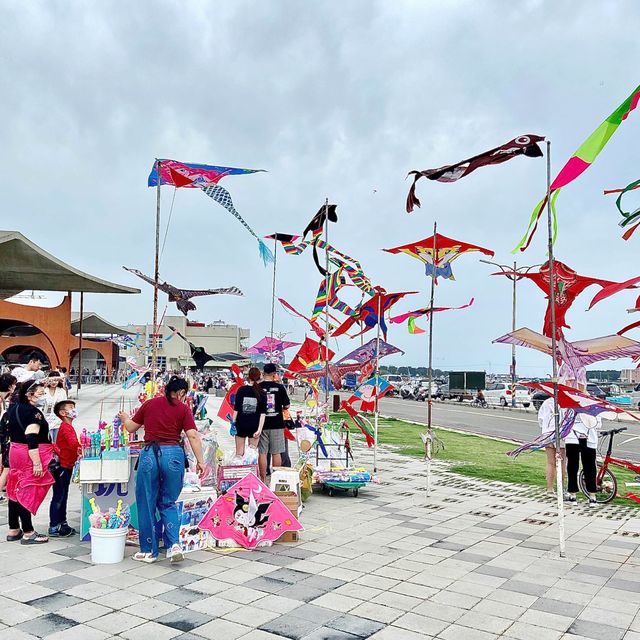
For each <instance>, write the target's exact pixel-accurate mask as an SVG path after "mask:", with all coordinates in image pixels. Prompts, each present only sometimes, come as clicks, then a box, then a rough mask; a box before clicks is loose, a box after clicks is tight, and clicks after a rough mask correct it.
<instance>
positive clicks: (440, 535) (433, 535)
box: [413, 531, 447, 540]
mask: <svg viewBox="0 0 640 640" xmlns="http://www.w3.org/2000/svg"><path fill="white" fill-rule="evenodd" d="M413 535H415V536H418V537H419V538H429V539H430V540H442V539H443V538H446V537H447V536H446V534H443V533H436V532H435V531H421V532H420V533H414V534H413Z"/></svg>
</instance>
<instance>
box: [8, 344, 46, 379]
mask: <svg viewBox="0 0 640 640" xmlns="http://www.w3.org/2000/svg"><path fill="white" fill-rule="evenodd" d="M41 369H42V359H41V358H40V356H39V355H38V353H37V352H36V351H33V352H31V353H30V354H29V356H28V360H27V364H26V365H25V366H24V367H16V368H15V369H14V370H13V371H12V372H11V373H12V374H13V375H14V376H15V377H16V380H17V381H18V384H22V383H23V382H27V381H28V380H36V379H37V378H40V377H43V376H42V374H41V371H40V370H41Z"/></svg>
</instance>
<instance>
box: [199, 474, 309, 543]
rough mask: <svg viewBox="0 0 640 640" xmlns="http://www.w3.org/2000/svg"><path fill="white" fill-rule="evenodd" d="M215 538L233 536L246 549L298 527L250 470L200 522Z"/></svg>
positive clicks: (298, 523) (221, 538)
mask: <svg viewBox="0 0 640 640" xmlns="http://www.w3.org/2000/svg"><path fill="white" fill-rule="evenodd" d="M199 527H200V529H203V530H205V531H209V532H210V533H211V535H212V536H213V537H214V538H215V539H216V540H233V541H235V542H237V543H238V544H239V545H241V546H243V547H244V548H245V549H255V548H256V547H257V546H259V545H260V543H264V542H269V541H271V542H273V541H275V540H277V539H278V538H280V536H282V534H284V533H286V532H288V531H301V530H302V528H303V527H302V525H301V524H300V522H299V521H298V519H297V518H296V517H295V516H294V515H293V514H292V513H291V511H289V509H287V507H285V505H284V503H283V502H282V501H281V500H280V499H279V498H278V497H277V496H276V495H275V493H273V492H272V491H271V490H270V489H269V487H267V486H266V485H265V484H263V483H262V482H260V480H259V479H258V478H257V477H256V476H254V475H253V474H252V473H249V474H247V475H246V476H245V477H244V478H243V479H242V480H240V481H238V482H236V483H235V484H234V485H233V486H232V487H231V488H230V489H229V490H228V491H227V492H226V493H225V494H224V495H221V496H220V497H219V498H218V499H217V500H216V501H215V502H214V503H213V506H212V507H211V509H209V511H208V512H207V514H206V515H205V516H204V518H203V519H202V522H200V524H199Z"/></svg>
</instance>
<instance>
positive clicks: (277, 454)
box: [258, 362, 291, 482]
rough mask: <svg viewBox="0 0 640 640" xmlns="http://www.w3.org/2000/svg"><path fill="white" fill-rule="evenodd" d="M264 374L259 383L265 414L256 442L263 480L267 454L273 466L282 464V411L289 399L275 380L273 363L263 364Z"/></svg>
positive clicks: (287, 404) (275, 372)
mask: <svg viewBox="0 0 640 640" xmlns="http://www.w3.org/2000/svg"><path fill="white" fill-rule="evenodd" d="M263 371H264V376H263V380H262V382H261V383H260V386H261V387H262V390H263V391H264V392H265V394H266V403H267V407H266V414H265V421H264V428H263V430H262V433H261V435H260V442H259V444H258V451H259V454H260V455H259V457H258V468H259V470H260V478H261V479H262V481H263V482H266V479H267V454H269V453H270V454H271V464H272V466H273V467H279V466H281V465H282V454H283V453H284V451H285V442H284V418H283V416H282V411H283V410H284V409H288V408H289V405H290V404H291V401H290V400H289V396H288V395H287V390H286V389H285V388H284V386H283V385H282V384H280V383H279V382H277V381H276V376H277V372H278V369H277V367H276V365H275V364H273V363H272V362H268V363H267V364H265V365H264V369H263Z"/></svg>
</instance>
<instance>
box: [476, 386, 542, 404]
mask: <svg viewBox="0 0 640 640" xmlns="http://www.w3.org/2000/svg"><path fill="white" fill-rule="evenodd" d="M512 393H513V392H512V390H511V384H509V383H507V382H494V383H490V384H488V385H487V386H486V388H485V390H484V397H485V400H486V401H487V402H488V403H489V404H500V405H501V406H503V407H509V406H511V404H512V399H513V395H512ZM530 404H531V390H530V389H529V388H528V387H523V386H522V385H521V384H517V385H516V406H517V405H522V406H523V407H528V406H529V405H530Z"/></svg>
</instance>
